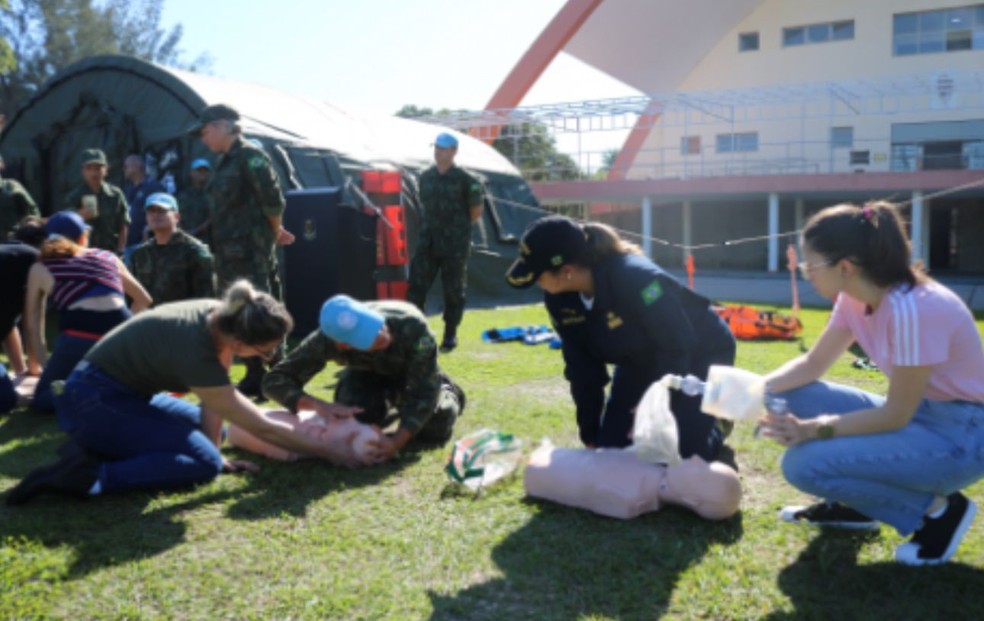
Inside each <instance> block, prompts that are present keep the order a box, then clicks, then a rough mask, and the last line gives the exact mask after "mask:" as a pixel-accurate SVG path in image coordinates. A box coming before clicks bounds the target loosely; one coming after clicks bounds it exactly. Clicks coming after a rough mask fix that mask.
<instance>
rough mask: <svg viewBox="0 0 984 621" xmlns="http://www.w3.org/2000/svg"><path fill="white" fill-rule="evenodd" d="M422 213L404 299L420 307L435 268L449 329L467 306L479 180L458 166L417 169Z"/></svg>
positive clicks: (434, 275)
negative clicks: (468, 277)
mask: <svg viewBox="0 0 984 621" xmlns="http://www.w3.org/2000/svg"><path fill="white" fill-rule="evenodd" d="M420 202H421V204H422V205H423V207H424V217H423V221H422V222H421V226H420V235H419V236H418V238H417V248H416V251H415V252H414V255H413V260H412V261H411V263H410V286H409V290H408V291H407V300H409V301H410V302H412V303H413V304H415V305H416V306H417V308H419V309H421V310H424V305H425V304H426V302H427V291H428V290H429V289H430V287H431V285H432V284H433V283H434V278H435V277H436V276H437V272H438V270H440V272H441V286H442V288H443V289H444V326H445V330H449V329H450V330H451V331H452V332H453V331H454V330H455V329H456V328H457V327H458V324H460V323H461V317H462V315H463V314H464V312H465V281H466V278H467V275H468V254H469V253H470V252H471V216H470V211H471V207H473V206H475V205H481V204H482V184H481V183H480V182H479V180H478V179H477V178H476V177H474V176H473V175H471V174H470V173H468V172H466V171H465V170H464V169H462V168H459V167H458V166H452V167H451V168H449V169H448V171H447V172H445V173H444V174H443V175H442V174H441V173H439V172H438V170H437V166H431V167H430V168H428V169H427V170H425V171H424V172H423V174H421V175H420Z"/></svg>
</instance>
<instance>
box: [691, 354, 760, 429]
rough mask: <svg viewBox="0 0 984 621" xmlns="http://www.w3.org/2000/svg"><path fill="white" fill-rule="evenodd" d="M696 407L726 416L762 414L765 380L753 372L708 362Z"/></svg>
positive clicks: (744, 417)
mask: <svg viewBox="0 0 984 621" xmlns="http://www.w3.org/2000/svg"><path fill="white" fill-rule="evenodd" d="M700 409H701V411H702V412H704V413H706V414H710V415H711V416H716V417H718V418H727V419H730V420H756V419H758V418H759V417H761V416H762V415H763V414H765V380H764V379H763V377H762V376H761V375H759V374H757V373H752V372H751V371H746V370H745V369H739V368H737V367H727V366H723V365H716V364H715V365H711V368H710V369H709V370H708V372H707V385H706V386H705V388H704V399H703V400H702V401H701V403H700Z"/></svg>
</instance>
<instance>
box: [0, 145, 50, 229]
mask: <svg viewBox="0 0 984 621" xmlns="http://www.w3.org/2000/svg"><path fill="white" fill-rule="evenodd" d="M2 173H3V156H0V243H3V242H5V241H7V238H8V237H10V234H11V233H13V232H14V229H16V228H17V225H18V224H19V223H20V221H21V220H23V219H24V218H26V217H27V216H40V215H41V212H40V211H38V206H37V205H36V204H35V203H34V199H32V198H31V195H30V194H28V193H27V190H25V189H24V186H22V185H21V184H20V183H18V182H17V181H15V180H13V179H4V178H3V174H2Z"/></svg>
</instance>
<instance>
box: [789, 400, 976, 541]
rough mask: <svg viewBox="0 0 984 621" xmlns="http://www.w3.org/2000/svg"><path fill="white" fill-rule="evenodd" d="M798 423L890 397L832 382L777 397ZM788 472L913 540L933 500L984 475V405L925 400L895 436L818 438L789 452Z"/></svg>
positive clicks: (806, 487)
mask: <svg viewBox="0 0 984 621" xmlns="http://www.w3.org/2000/svg"><path fill="white" fill-rule="evenodd" d="M779 396H782V397H784V398H785V399H786V400H787V402H788V404H789V410H790V412H792V413H793V414H795V415H796V416H797V417H799V418H814V417H816V416H819V415H821V414H846V415H850V413H851V412H853V411H857V410H861V409H865V408H871V407H878V406H881V405H883V404H884V403H885V398H884V397H880V396H877V395H873V394H870V393H867V392H864V391H862V390H857V389H855V388H850V387H848V386H841V385H838V384H832V383H827V382H813V383H812V384H807V385H806V386H802V387H800V388H796V389H794V390H790V391H787V392H785V393H779ZM782 471H783V474H784V475H785V477H786V480H788V481H789V482H790V483H791V484H792V485H793V486H795V487H796V488H798V489H801V490H803V491H804V492H808V493H810V494H813V495H815V496H819V497H821V498H824V499H826V500H831V501H834V500H835V501H838V502H842V503H844V504H846V505H848V506H850V507H853V508H854V509H857V510H858V511H860V512H862V513H864V514H865V515H868V516H869V517H872V518H874V519H876V520H878V521H881V522H885V523H886V524H889V525H890V526H893V527H894V528H895V529H896V530H897V531H899V533H900V534H901V535H908V534H910V533H911V532H913V531H914V530H916V529H917V528H919V527H920V525H921V523H922V518H923V515H924V514H925V512H926V509H928V508H929V506H930V505H931V504H932V502H933V499H934V497H935V496H947V495H949V494H952V493H953V492H956V491H958V490H960V489H963V488H964V487H966V486H968V485H970V484H971V483H973V482H975V481H977V480H978V479H980V478H981V477H982V476H984V404H982V403H968V402H966V401H929V400H926V399H924V400H923V401H922V402H921V403H920V404H919V408H918V409H917V410H916V413H915V415H914V416H913V417H912V420H911V421H910V422H909V424H908V425H906V426H905V427H903V428H902V429H899V430H897V431H890V432H884V433H877V434H869V435H859V436H844V437H835V438H831V439H829V440H813V441H809V442H804V443H802V444H800V445H798V446H794V447H792V448H790V449H788V450H787V451H786V453H785V455H783V458H782Z"/></svg>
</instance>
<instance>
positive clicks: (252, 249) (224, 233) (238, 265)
mask: <svg viewBox="0 0 984 621" xmlns="http://www.w3.org/2000/svg"><path fill="white" fill-rule="evenodd" d="M205 192H206V194H208V196H209V198H210V199H211V201H212V225H211V230H212V244H211V246H212V253H213V255H214V256H215V275H216V277H217V279H218V285H219V289H220V290H225V288H226V287H228V286H229V285H230V284H232V282H233V281H234V280H236V279H237V278H245V279H247V280H249V281H251V282H252V283H253V286H254V287H256V288H257V289H258V290H260V291H264V292H267V293H270V292H271V291H272V290H273V288H272V283H273V280H274V279H276V278H277V256H276V254H275V252H274V250H275V248H276V236H275V233H274V231H273V229H272V228H271V227H270V222H269V220H267V217H268V216H279V215H280V214H282V213H283V211H284V206H285V202H284V195H283V194H282V193H281V191H280V182H279V181H278V180H277V173H276V172H274V170H273V166H272V164H271V163H270V158H269V157H268V156H267V154H266V153H264V152H263V150H262V149H258V148H257V147H255V146H253V145H252V144H249V143H248V142H245V141H243V139H242V138H241V137H240V138H237V139H236V142H235V143H233V145H232V148H230V149H229V151H228V152H227V153H224V154H223V155H221V156H220V157H219V161H218V162H217V163H216V164H215V168H214V170H213V171H212V176H211V178H210V179H209V181H208V185H207V186H206V188H205Z"/></svg>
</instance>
